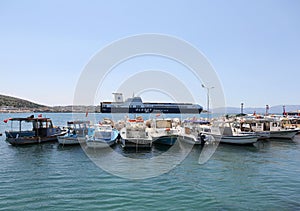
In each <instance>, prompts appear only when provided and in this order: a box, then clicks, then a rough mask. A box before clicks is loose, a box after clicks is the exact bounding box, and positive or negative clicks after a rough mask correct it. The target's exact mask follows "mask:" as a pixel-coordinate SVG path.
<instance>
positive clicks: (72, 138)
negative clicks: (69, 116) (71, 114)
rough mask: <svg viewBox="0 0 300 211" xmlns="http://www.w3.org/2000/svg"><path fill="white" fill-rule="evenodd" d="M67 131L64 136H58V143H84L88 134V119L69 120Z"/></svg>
mask: <svg viewBox="0 0 300 211" xmlns="http://www.w3.org/2000/svg"><path fill="white" fill-rule="evenodd" d="M67 124H68V132H67V133H66V134H65V135H64V136H58V137H57V139H58V143H59V144H62V145H74V144H80V143H84V142H85V139H86V135H87V134H88V129H89V124H90V121H69V122H67Z"/></svg>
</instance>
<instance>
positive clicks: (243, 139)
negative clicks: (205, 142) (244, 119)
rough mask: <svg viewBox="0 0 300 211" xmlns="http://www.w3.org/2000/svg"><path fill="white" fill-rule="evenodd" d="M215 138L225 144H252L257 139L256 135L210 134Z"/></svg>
mask: <svg viewBox="0 0 300 211" xmlns="http://www.w3.org/2000/svg"><path fill="white" fill-rule="evenodd" d="M211 135H212V136H213V137H214V138H215V140H220V142H221V143H227V144H239V145H240V144H253V143H255V142H257V141H258V138H259V137H258V136H256V135H234V136H221V135H215V134H211Z"/></svg>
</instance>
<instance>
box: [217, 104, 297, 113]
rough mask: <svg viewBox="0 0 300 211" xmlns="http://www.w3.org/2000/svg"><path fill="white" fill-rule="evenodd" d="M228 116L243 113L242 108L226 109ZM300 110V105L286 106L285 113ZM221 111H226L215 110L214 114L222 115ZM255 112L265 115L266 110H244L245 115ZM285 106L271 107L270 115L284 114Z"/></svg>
mask: <svg viewBox="0 0 300 211" xmlns="http://www.w3.org/2000/svg"><path fill="white" fill-rule="evenodd" d="M225 109H226V113H227V114H238V113H240V112H241V108H239V107H226V108H225ZM296 110H300V105H285V111H286V112H289V111H296ZM220 111H224V108H215V109H213V113H220ZM254 111H255V112H256V113H257V114H264V113H265V112H266V108H244V113H246V114H252V113H254ZM282 112H283V105H276V106H270V109H269V113H273V114H282Z"/></svg>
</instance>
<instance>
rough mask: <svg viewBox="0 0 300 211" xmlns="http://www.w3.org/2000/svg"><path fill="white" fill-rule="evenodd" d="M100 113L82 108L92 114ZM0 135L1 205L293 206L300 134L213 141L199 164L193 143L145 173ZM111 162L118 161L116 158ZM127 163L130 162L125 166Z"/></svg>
mask: <svg viewBox="0 0 300 211" xmlns="http://www.w3.org/2000/svg"><path fill="white" fill-rule="evenodd" d="M29 115H30V114H0V120H1V123H0V132H2V133H4V131H5V130H7V129H9V128H10V123H7V124H5V123H3V119H6V118H8V117H17V116H18V117H26V116H29ZM44 116H47V117H51V118H52V120H53V123H54V124H55V125H59V126H64V125H66V121H68V120H72V119H73V118H84V116H85V114H78V115H77V116H76V117H73V116H72V114H44ZM101 117H103V116H101V115H100V114H97V115H96V116H95V117H94V116H92V115H90V114H89V118H91V119H93V118H95V119H97V120H98V121H99V120H101ZM4 140H5V135H4V134H3V136H2V137H0V172H1V173H0V210H37V209H39V210H112V209H113V210H245V209H246V210H299V209H300V135H298V136H296V138H295V139H294V140H293V141H288V140H276V141H275V140H272V141H265V142H260V143H257V144H256V145H255V146H233V145H219V146H218V148H217V150H216V152H215V153H214V154H213V156H212V157H211V158H210V159H209V161H208V162H206V163H205V164H202V165H200V164H198V159H199V155H200V153H201V151H202V147H201V146H195V147H193V148H192V150H191V152H190V153H189V154H188V156H187V157H186V158H185V159H184V160H183V162H181V163H180V164H179V165H177V166H174V168H172V169H171V170H170V171H168V172H167V173H164V174H161V175H159V176H156V177H152V178H147V179H125V178H121V177H118V176H115V175H113V174H110V173H108V172H106V171H104V170H102V169H101V168H99V167H98V166H97V165H96V164H95V163H94V162H92V161H91V160H90V158H89V157H88V156H87V154H86V153H85V151H84V150H83V149H82V148H81V146H68V147H67V146H65V147H61V146H58V144H57V143H46V144H40V145H31V146H24V147H13V146H10V145H9V144H7V143H6V142H5V141H4ZM113 151H114V152H116V153H117V154H118V155H122V156H124V157H134V158H137V159H139V160H142V159H145V160H147V159H149V158H150V157H152V156H155V155H158V154H161V153H164V152H165V151H167V150H166V149H164V148H153V149H152V150H151V151H142V152H135V151H133V152H124V151H123V149H121V147H120V146H118V145H117V146H115V147H114V149H113ZM96 153H101V151H100V152H99V151H98V152H96ZM105 162H110V160H108V159H106V160H105ZM164 162H166V163H168V162H170V160H168V159H166V160H164ZM145 163H146V162H145ZM110 165H111V166H112V167H113V168H114V167H115V168H122V166H120V165H118V161H115V160H113V161H112V162H111V163H110ZM162 166H163V165H162ZM123 168H124V167H123ZM130 171H134V169H130V168H128V172H130ZM150 171H151V169H150ZM132 173H134V172H132Z"/></svg>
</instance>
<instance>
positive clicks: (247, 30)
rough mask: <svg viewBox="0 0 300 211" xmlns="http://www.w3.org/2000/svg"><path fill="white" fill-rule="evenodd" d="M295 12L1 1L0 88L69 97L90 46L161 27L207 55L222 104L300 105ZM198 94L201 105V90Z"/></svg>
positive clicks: (247, 4)
mask: <svg viewBox="0 0 300 211" xmlns="http://www.w3.org/2000/svg"><path fill="white" fill-rule="evenodd" d="M299 11H300V1H297V0H287V1H284V0H280V1H279V0H262V1H261V0H257V1H255V0H248V1H245V0H242V1H240V0H237V1H230V0H229V1H223V0H219V1H218V0H216V1H209V0H207V1H197V0H195V1H158V0H157V1H139V0H136V1H131V0H126V1H121V0H120V1H104V0H103V1H55V0H51V1H46V0H45V1H30V0H28V1H12V0H7V1H6V0H2V1H0V26H1V31H0V32H1V33H0V49H1V51H0V71H1V85H0V87H1V89H0V93H1V94H6V95H12V96H16V97H21V98H24V99H28V100H32V101H34V102H38V103H41V104H46V105H68V104H72V102H73V96H74V90H75V86H76V84H77V81H78V79H79V77H80V74H81V71H82V70H83V68H84V66H85V65H86V64H87V63H88V62H89V60H90V58H91V57H92V56H93V55H95V53H97V52H98V51H99V50H101V49H102V48H103V47H105V46H106V45H108V44H110V43H111V42H113V41H115V40H118V39H121V38H124V37H127V36H131V35H136V34H141V33H160V34H169V35H172V36H175V37H178V38H180V39H183V40H186V41H187V42H189V43H191V44H192V45H193V46H195V47H196V48H197V49H199V50H200V51H201V52H203V53H204V54H205V55H206V57H207V58H208V59H209V60H210V62H211V64H212V65H213V66H214V68H215V70H216V72H217V74H218V76H219V78H220V81H221V83H222V85H223V90H224V93H225V97H226V105H227V106H237V107H238V106H239V105H240V103H241V102H244V104H245V106H246V107H250V106H253V107H264V106H265V105H266V104H269V105H271V106H272V105H281V104H286V105H287V104H300V101H299V82H298V81H299V79H300V13H299ZM154 66H155V65H154ZM155 67H156V66H155ZM147 68H151V67H149V65H148V66H147ZM183 77H185V76H183ZM184 80H187V81H188V78H185V79H184ZM112 91H114V90H112ZM199 93H201V95H200V96H201V98H202V99H201V100H199V103H201V104H205V102H206V101H205V100H206V99H205V90H203V89H202V90H199ZM107 96H108V97H107ZM107 96H104V98H105V100H107V98H110V97H112V96H111V94H110V93H108V95H107ZM99 99H101V97H100V98H99ZM154 100H155V99H154Z"/></svg>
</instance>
